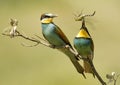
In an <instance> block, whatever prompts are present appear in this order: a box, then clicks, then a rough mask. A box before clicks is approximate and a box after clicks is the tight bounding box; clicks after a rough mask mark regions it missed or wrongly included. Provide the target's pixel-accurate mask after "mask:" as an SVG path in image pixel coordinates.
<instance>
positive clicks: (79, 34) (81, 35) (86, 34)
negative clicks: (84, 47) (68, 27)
mask: <svg viewBox="0 0 120 85" xmlns="http://www.w3.org/2000/svg"><path fill="white" fill-rule="evenodd" d="M76 37H78V38H79V37H84V38H90V35H89V34H88V33H87V32H86V30H84V29H81V30H80V31H79V33H78V34H77V36H76Z"/></svg>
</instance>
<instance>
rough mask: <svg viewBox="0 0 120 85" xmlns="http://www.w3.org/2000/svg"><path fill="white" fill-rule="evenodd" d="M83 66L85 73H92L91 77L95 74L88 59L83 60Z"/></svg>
mask: <svg viewBox="0 0 120 85" xmlns="http://www.w3.org/2000/svg"><path fill="white" fill-rule="evenodd" d="M83 66H84V70H85V73H91V74H93V77H95V74H94V72H93V71H92V67H91V65H90V64H89V62H88V61H84V62H83Z"/></svg>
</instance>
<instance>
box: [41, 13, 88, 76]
mask: <svg viewBox="0 0 120 85" xmlns="http://www.w3.org/2000/svg"><path fill="white" fill-rule="evenodd" d="M54 17H57V16H56V15H54V14H51V13H44V14H42V15H41V18H40V20H41V26H42V33H43V36H44V38H45V39H46V40H47V41H48V42H49V43H50V44H51V45H53V46H55V47H60V48H58V50H59V51H61V52H63V53H64V54H66V55H67V56H68V57H69V58H70V60H71V61H72V63H73V65H74V66H75V68H76V69H77V71H78V72H79V73H81V74H82V75H83V76H84V77H85V75H84V69H83V67H82V66H81V65H80V64H79V62H78V58H77V57H76V56H75V55H74V54H73V53H72V52H70V51H69V50H68V49H66V48H64V47H65V46H66V45H68V46H69V47H70V48H71V49H73V48H72V46H71V44H70V42H69V40H68V39H67V37H66V36H65V34H64V33H63V32H62V30H61V29H60V28H59V27H58V26H57V25H55V24H54V23H53V18H54ZM85 78H86V77H85Z"/></svg>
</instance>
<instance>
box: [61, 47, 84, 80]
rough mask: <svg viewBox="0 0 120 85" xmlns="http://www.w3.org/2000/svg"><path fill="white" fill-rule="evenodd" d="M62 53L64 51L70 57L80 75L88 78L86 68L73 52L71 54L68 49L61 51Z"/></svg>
mask: <svg viewBox="0 0 120 85" xmlns="http://www.w3.org/2000/svg"><path fill="white" fill-rule="evenodd" d="M60 51H62V52H63V53H64V54H66V55H67V56H68V57H69V59H70V60H71V62H72V63H73V65H74V66H75V68H76V70H77V71H78V73H80V74H82V75H83V77H84V78H86V76H85V74H84V68H83V67H82V66H81V65H80V63H79V62H78V60H77V59H76V56H75V55H74V54H73V53H72V52H70V51H69V50H68V49H61V50H60Z"/></svg>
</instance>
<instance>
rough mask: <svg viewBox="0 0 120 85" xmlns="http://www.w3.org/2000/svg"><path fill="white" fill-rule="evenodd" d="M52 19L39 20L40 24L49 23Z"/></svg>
mask: <svg viewBox="0 0 120 85" xmlns="http://www.w3.org/2000/svg"><path fill="white" fill-rule="evenodd" d="M52 20H53V18H44V19H42V20H41V22H42V23H51V22H52Z"/></svg>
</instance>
